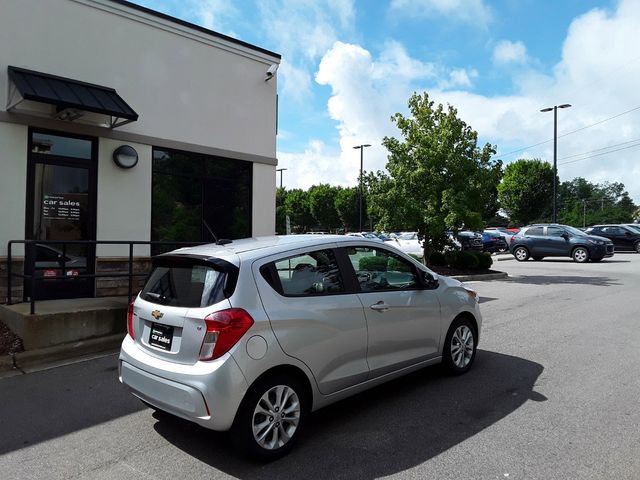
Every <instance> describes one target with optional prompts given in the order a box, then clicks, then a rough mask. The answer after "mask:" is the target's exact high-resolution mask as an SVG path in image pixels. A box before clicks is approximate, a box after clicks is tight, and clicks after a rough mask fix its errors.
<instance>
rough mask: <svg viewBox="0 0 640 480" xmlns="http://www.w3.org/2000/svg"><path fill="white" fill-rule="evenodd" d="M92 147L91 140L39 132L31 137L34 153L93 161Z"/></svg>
mask: <svg viewBox="0 0 640 480" xmlns="http://www.w3.org/2000/svg"><path fill="white" fill-rule="evenodd" d="M91 146H92V142H91V140H83V139H80V138H72V137H63V136H60V135H52V134H50V133H38V132H34V133H33V134H32V136H31V152H32V153H40V154H45V155H57V156H59V157H70V158H84V159H87V160H91Z"/></svg>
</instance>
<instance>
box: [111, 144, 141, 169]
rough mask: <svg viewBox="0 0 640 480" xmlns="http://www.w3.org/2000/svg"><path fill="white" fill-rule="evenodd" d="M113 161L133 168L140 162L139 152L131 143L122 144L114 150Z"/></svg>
mask: <svg viewBox="0 0 640 480" xmlns="http://www.w3.org/2000/svg"><path fill="white" fill-rule="evenodd" d="M113 161H114V163H115V164H116V165H117V166H119V167H120V168H133V167H135V166H136V165H137V164H138V152H136V149H135V148H133V147H131V146H129V145H121V146H119V147H118V148H116V149H115V150H114V151H113Z"/></svg>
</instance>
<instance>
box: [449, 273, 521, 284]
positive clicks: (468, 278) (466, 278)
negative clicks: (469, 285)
mask: <svg viewBox="0 0 640 480" xmlns="http://www.w3.org/2000/svg"><path fill="white" fill-rule="evenodd" d="M508 276H509V275H508V274H507V273H506V272H496V273H485V274H484V275H459V276H457V277H451V278H455V279H456V280H458V281H460V282H472V281H483V280H502V279H503V278H507V277H508Z"/></svg>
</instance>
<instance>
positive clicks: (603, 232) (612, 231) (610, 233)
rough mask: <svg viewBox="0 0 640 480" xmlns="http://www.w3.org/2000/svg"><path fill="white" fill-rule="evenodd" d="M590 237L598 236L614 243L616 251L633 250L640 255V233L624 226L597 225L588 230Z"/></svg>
mask: <svg viewBox="0 0 640 480" xmlns="http://www.w3.org/2000/svg"><path fill="white" fill-rule="evenodd" d="M586 233H588V234H589V235H598V236H600V237H605V238H608V239H609V240H611V241H612V242H613V246H614V247H616V250H618V251H619V250H627V251H629V250H631V251H634V252H638V253H640V231H638V230H634V229H633V228H630V227H626V226H624V225H595V226H593V227H589V228H587V230H586Z"/></svg>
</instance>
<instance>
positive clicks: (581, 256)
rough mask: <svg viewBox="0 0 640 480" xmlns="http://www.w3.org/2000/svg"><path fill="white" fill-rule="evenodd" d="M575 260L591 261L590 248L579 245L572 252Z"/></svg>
mask: <svg viewBox="0 0 640 480" xmlns="http://www.w3.org/2000/svg"><path fill="white" fill-rule="evenodd" d="M571 256H572V257H573V260H574V261H575V262H578V263H586V262H588V261H589V250H587V249H586V248H584V247H577V248H575V249H574V250H573V253H572V254H571Z"/></svg>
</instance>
